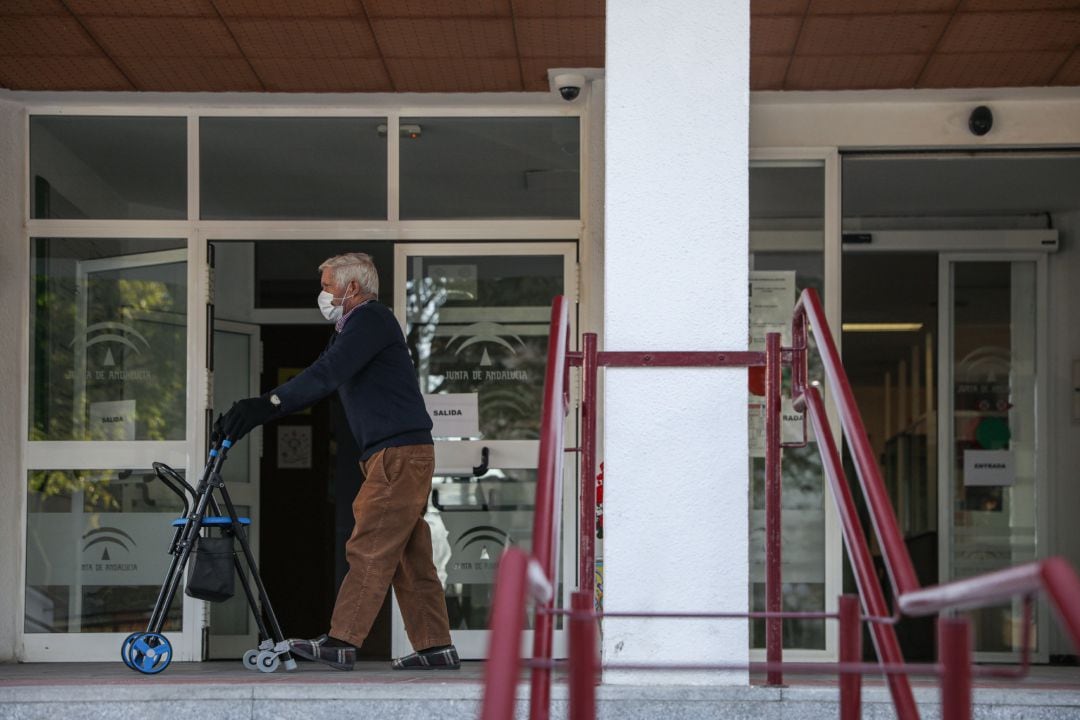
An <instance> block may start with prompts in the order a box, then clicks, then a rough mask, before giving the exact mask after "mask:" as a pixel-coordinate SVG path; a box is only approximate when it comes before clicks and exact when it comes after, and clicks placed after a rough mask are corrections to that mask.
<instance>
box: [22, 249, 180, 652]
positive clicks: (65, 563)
mask: <svg viewBox="0 0 1080 720" xmlns="http://www.w3.org/2000/svg"><path fill="white" fill-rule="evenodd" d="M31 263H32V264H31V269H30V271H31V304H30V307H31V317H30V354H31V356H30V362H29V376H28V378H27V381H28V387H29V388H30V393H29V403H28V427H27V433H28V434H27V443H26V458H27V468H28V472H27V489H26V505H27V515H26V531H25V532H26V535H25V538H26V562H25V566H24V572H25V584H24V587H25V595H24V605H23V646H24V654H23V656H22V659H24V660H26V661H53V660H56V661H71V660H84V661H85V660H115V659H117V658H118V652H119V647H120V642H121V640H122V638H123V637H124V636H125V635H127V634H128V633H130V632H132V631H134V630H144V629H145V627H146V623H147V620H148V618H149V615H150V611H151V609H152V607H153V605H154V601H155V599H156V597H157V593H158V589H159V587H160V585H161V582H162V580H163V578H164V575H165V570H166V568H167V567H168V562H169V556H168V555H167V554H166V552H165V549H166V547H167V545H168V540H169V538H170V537H171V533H172V531H171V528H170V527H169V522H170V521H171V519H172V518H174V517H176V516H177V514H178V513H179V512H180V511H181V505H180V502H179V500H178V498H176V497H175V496H174V495H172V493H170V492H169V491H168V490H167V489H166V488H165V487H164V486H163V485H162V484H161V483H160V482H158V481H157V479H156V477H155V475H154V473H153V471H152V470H151V465H152V463H153V462H154V461H155V460H160V461H163V462H166V463H168V464H169V465H172V466H173V467H175V468H176V469H177V470H178V471H180V472H184V470H185V469H186V466H187V464H188V463H187V455H188V453H187V449H188V448H187V437H188V432H189V430H188V426H189V418H188V410H187V386H188V352H187V347H188V342H187V341H188V311H187V303H188V280H189V277H188V276H189V273H188V262H187V240H186V239H136V238H33V239H32V240H31ZM183 604H184V598H183V596H182V595H178V596H177V598H175V600H174V603H173V605H172V608H171V610H170V612H169V615H168V619H167V622H166V623H165V632H167V633H169V634H170V635H171V638H170V639H172V641H173V645H174V650H175V652H176V655H177V657H178V658H180V659H191V657H192V656H193V655H194V653H195V652H196V647H197V643H198V634H197V632H196V631H195V630H194V629H193V628H192V627H190V625H191V623H184V622H183V618H184V615H183V613H182V612H181V606H182V605H183Z"/></svg>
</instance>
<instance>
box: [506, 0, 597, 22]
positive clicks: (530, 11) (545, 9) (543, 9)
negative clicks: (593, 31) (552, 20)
mask: <svg viewBox="0 0 1080 720" xmlns="http://www.w3.org/2000/svg"><path fill="white" fill-rule="evenodd" d="M510 5H511V7H512V8H513V9H514V16H515V17H597V18H602V17H604V0H511V3H510Z"/></svg>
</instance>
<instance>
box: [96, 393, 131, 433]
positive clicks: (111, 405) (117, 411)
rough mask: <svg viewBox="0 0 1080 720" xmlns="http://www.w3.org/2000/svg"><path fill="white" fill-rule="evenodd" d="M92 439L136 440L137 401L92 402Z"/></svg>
mask: <svg viewBox="0 0 1080 720" xmlns="http://www.w3.org/2000/svg"><path fill="white" fill-rule="evenodd" d="M90 438H91V439H92V440H134V439H135V401H134V400H106V401H102V402H95V403H90Z"/></svg>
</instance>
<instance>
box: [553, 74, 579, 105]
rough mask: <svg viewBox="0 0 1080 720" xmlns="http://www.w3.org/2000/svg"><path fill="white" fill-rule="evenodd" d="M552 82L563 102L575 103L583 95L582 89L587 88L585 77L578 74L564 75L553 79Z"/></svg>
mask: <svg viewBox="0 0 1080 720" xmlns="http://www.w3.org/2000/svg"><path fill="white" fill-rule="evenodd" d="M551 82H552V85H554V86H555V88H556V89H557V90H558V91H559V95H560V96H561V97H562V99H563V100H565V101H566V102H574V101H575V100H577V99H578V96H579V95H581V88H583V87H584V86H585V76H584V75H579V74H577V73H562V74H559V75H556V76H555V77H554V78H552V81H551Z"/></svg>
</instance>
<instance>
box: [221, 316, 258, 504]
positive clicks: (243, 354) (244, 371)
mask: <svg viewBox="0 0 1080 720" xmlns="http://www.w3.org/2000/svg"><path fill="white" fill-rule="evenodd" d="M251 341H252V336H251V335H248V334H247V333H239V332H230V331H228V330H222V329H221V328H220V327H217V328H214V412H215V413H224V412H226V411H227V410H228V409H229V408H231V407H232V404H233V403H234V402H236V401H237V400H243V399H244V398H246V397H250V396H251V395H253V394H254V393H252V391H251V379H252V378H251V353H252V350H253V348H252V347H251V344H252V343H251ZM249 447H250V445H242V446H240V447H238V448H237V451H238V452H232V453H230V454H229V464H228V466H226V468H225V469H224V471H223V472H224V473H225V474H226V477H227V479H228V481H229V482H230V483H237V482H239V483H246V482H251V463H250V457H249V456H250V454H251V453H250V452H249Z"/></svg>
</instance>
